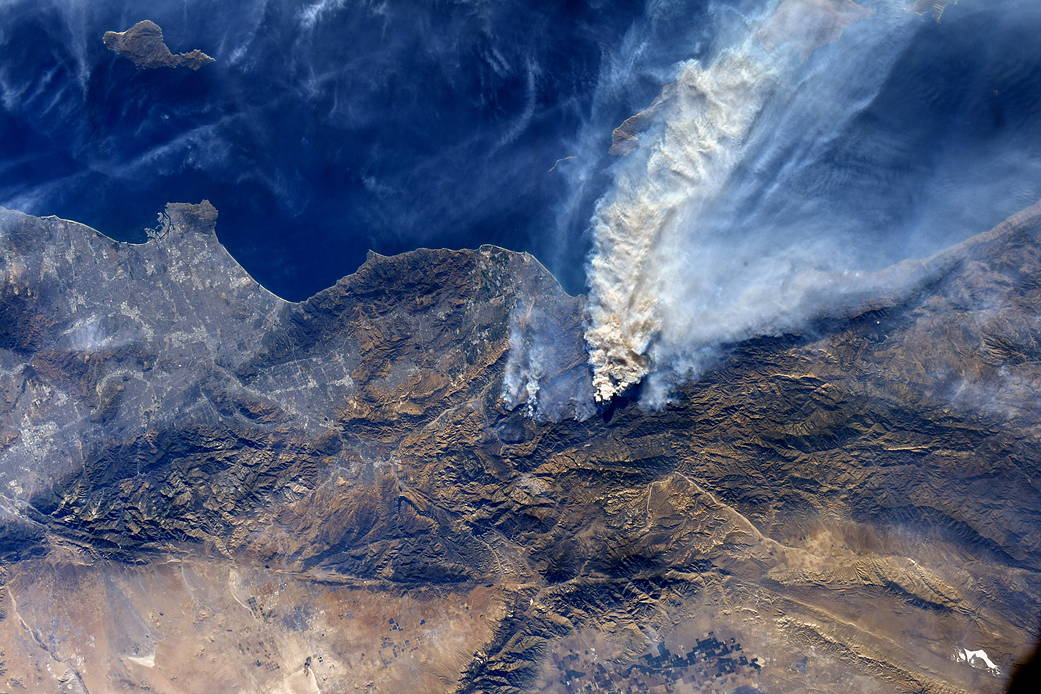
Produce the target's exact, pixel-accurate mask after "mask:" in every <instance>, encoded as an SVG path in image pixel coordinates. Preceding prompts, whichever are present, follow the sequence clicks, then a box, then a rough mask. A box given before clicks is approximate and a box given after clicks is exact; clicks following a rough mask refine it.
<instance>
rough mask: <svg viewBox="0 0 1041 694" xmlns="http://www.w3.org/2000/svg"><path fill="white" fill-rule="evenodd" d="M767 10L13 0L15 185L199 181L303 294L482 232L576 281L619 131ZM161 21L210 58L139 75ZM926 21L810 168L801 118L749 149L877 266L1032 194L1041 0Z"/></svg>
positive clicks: (115, 222) (989, 220)
mask: <svg viewBox="0 0 1041 694" xmlns="http://www.w3.org/2000/svg"><path fill="white" fill-rule="evenodd" d="M764 4H765V3H763V2H754V1H752V0H742V1H740V2H722V1H721V2H711V3H710V2H707V1H705V0H688V1H682V0H648V2H646V3H645V2H607V1H599V2H597V1H590V2H580V1H578V0H571V1H561V2H534V3H532V2H520V1H518V0H499V1H491V0H489V1H479V0H471V1H466V0H456V1H453V2H448V1H444V0H440V1H432V2H419V1H418V0H414V1H409V2H406V1H402V0H397V1H395V0H384V1H383V2H365V1H361V0H359V1H345V0H322V1H317V2H314V1H311V2H289V1H288V0H244V1H238V2H236V1H222V2H217V1H215V0H177V1H173V0H157V1H155V2H149V3H147V4H143V3H140V2H131V1H130V0H0V204H2V205H5V206H8V207H14V208H18V209H22V210H25V211H27V212H30V213H34V214H57V215H60V216H62V217H67V218H72V219H77V220H80V221H83V222H86V223H88V224H90V225H92V226H94V227H96V228H98V229H100V230H102V231H104V232H105V233H107V234H109V235H111V236H114V237H116V238H121V239H125V240H141V239H143V237H144V233H143V229H144V228H145V227H146V226H149V225H151V224H154V221H155V214H156V212H157V211H158V210H159V209H161V207H162V205H163V204H164V203H165V202H167V201H197V200H199V199H202V198H208V199H210V200H211V201H212V202H213V203H214V204H215V205H216V206H217V207H218V209H219V210H220V213H221V218H220V222H219V228H218V233H219V235H220V237H221V239H222V241H223V242H224V243H225V245H226V246H227V247H228V248H229V250H230V251H231V253H232V254H233V255H234V256H235V257H236V258H237V259H238V260H239V262H241V263H242V264H243V265H244V266H245V268H246V269H247V270H248V271H249V272H250V273H252V274H253V275H254V276H255V277H256V278H257V279H258V280H259V281H260V282H262V283H263V284H264V285H265V286H267V287H268V288H270V289H271V290H272V291H274V292H276V293H278V294H279V295H281V296H284V297H286V298H290V299H301V298H304V297H306V296H308V295H310V294H311V293H313V292H315V291H317V290H320V289H322V288H324V287H326V286H328V285H330V284H332V283H333V282H334V281H335V280H336V279H337V278H339V277H341V276H342V275H344V274H347V273H349V272H351V271H353V270H354V269H355V268H356V267H357V266H358V264H359V263H360V262H361V261H362V260H363V259H364V256H365V253H366V251H367V250H369V249H370V248H371V249H374V250H377V251H379V252H381V253H396V252H401V251H405V250H409V249H412V248H417V247H456V248H458V247H475V246H477V245H480V244H482V243H494V244H498V245H502V246H505V247H507V248H512V249H516V250H527V251H531V252H532V253H534V254H535V255H536V256H537V257H539V258H540V259H541V260H542V261H543V262H544V263H545V264H547V266H548V267H549V268H550V269H551V270H552V271H553V272H554V273H555V274H556V275H557V276H558V278H560V279H561V281H562V282H563V283H564V284H565V286H566V287H567V288H568V289H569V290H571V291H582V290H583V289H584V288H585V283H586V276H585V273H586V260H587V256H588V254H589V252H590V247H591V240H590V237H591V231H590V229H591V223H590V220H591V219H592V218H593V214H594V206H595V203H596V201H597V200H598V199H600V198H601V197H602V196H603V195H604V194H605V192H606V191H608V190H609V189H610V186H611V184H612V180H613V173H612V172H613V171H614V168H616V167H617V166H618V161H617V159H616V158H615V157H612V156H610V155H608V153H607V150H608V148H609V147H610V144H611V129H612V128H613V127H614V126H615V125H617V124H618V123H620V122H621V121H622V120H623V119H625V118H626V117H627V116H629V115H631V114H632V113H634V112H636V111H638V110H640V109H642V108H644V107H645V106H647V105H648V104H650V103H651V102H652V101H653V99H654V98H655V96H656V95H657V94H658V93H659V92H660V91H661V89H662V87H663V85H666V84H668V83H670V82H671V81H674V80H675V78H676V75H677V73H678V70H679V68H678V67H677V65H679V64H680V62H681V61H684V60H689V59H697V58H699V57H702V56H704V55H706V54H708V53H709V52H710V51H711V50H712V49H713V46H714V45H716V44H717V43H718V42H719V40H720V39H719V36H718V31H719V28H720V27H721V26H724V25H726V23H727V22H728V21H730V19H732V18H733V17H734V16H742V15H744V14H754V13H756V12H759V11H761V8H762V6H763V5H764ZM863 4H865V5H872V4H877V2H876V3H873V2H865V3H863ZM146 18H147V19H152V20H153V21H155V22H157V23H158V24H160V25H161V26H162V27H163V29H164V32H165V35H166V41H167V44H168V45H169V46H170V47H171V49H172V50H174V51H184V50H190V49H192V48H199V49H201V50H203V51H205V52H206V53H208V54H210V55H211V56H213V57H214V58H215V59H216V63H214V64H212V65H209V66H207V67H205V68H203V69H202V70H200V71H198V72H191V71H188V70H152V71H142V70H138V69H136V68H135V67H134V66H133V65H132V64H130V63H129V62H128V61H126V60H123V59H121V58H118V57H117V56H115V55H113V54H111V53H110V52H108V51H107V50H106V49H105V47H104V46H103V44H102V42H101V35H102V34H103V33H104V32H105V31H106V30H122V29H125V28H127V27H129V26H130V25H132V24H133V23H135V22H137V21H139V20H141V19H146ZM919 24H920V25H919V26H918V28H916V29H915V39H914V40H913V41H910V42H908V43H907V45H906V46H903V47H902V48H901V52H900V54H899V55H898V56H896V58H895V60H893V61H892V64H890V65H888V66H886V67H885V68H884V69H885V74H884V75H881V76H878V75H875V76H873V78H872V80H871V82H872V84H877V85H878V87H877V88H872V89H871V90H870V92H866V93H862V92H858V91H857V90H856V89H850V90H849V92H848V93H837V95H836V98H839V99H841V98H845V99H849V100H850V109H849V110H850V111H851V112H855V113H856V116H855V117H854V118H851V119H849V120H848V122H844V123H843V124H842V128H841V130H839V129H836V130H834V131H833V132H830V133H828V134H827V136H828V138H830V139H828V140H827V141H819V142H816V143H815V144H814V146H815V147H817V148H818V149H819V150H820V151H819V153H818V154H819V156H815V157H814V162H815V165H814V166H812V167H802V168H800V169H799V170H798V171H796V172H792V171H790V170H789V169H786V167H787V166H789V164H790V162H791V160H792V154H791V153H792V151H793V150H795V149H798V148H800V147H804V146H805V143H800V142H799V141H798V139H797V138H796V137H794V135H793V134H792V133H793V132H794V131H793V129H792V128H786V129H779V131H778V132H782V133H784V138H785V139H783V140H781V141H773V142H769V143H762V142H761V143H759V144H757V146H756V148H755V156H754V157H751V158H749V159H748V161H746V162H743V163H742V166H745V167H746V168H747V167H755V170H756V171H757V176H758V177H759V178H770V176H771V175H772V174H773V173H774V172H776V173H778V174H780V173H782V172H783V173H784V175H783V176H782V175H778V176H777V180H778V181H779V183H778V185H780V186H788V187H789V188H790V195H788V196H778V195H776V194H774V195H772V196H771V197H770V199H769V201H768V202H769V204H777V201H778V200H784V199H788V200H795V201H800V204H804V205H810V206H812V207H813V208H814V209H816V210H821V213H820V215H819V216H820V218H821V219H823V220H827V219H829V218H833V217H842V218H843V219H847V218H850V217H853V218H856V219H859V220H861V221H862V223H860V224H858V225H855V227H850V228H851V229H853V231H850V233H851V234H854V235H855V237H856V240H857V242H858V243H863V244H867V245H871V244H875V245H877V246H879V248H882V249H884V253H882V254H880V255H879V256H878V259H879V262H881V261H882V260H885V259H889V258H898V257H902V256H903V255H907V254H909V253H912V252H913V253H920V252H925V251H927V250H929V249H934V248H939V247H942V246H944V245H948V244H950V243H953V242H955V241H957V240H960V239H961V238H964V237H965V236H967V235H969V234H971V233H974V232H975V231H980V230H982V229H984V228H986V226H988V225H990V224H993V223H995V222H997V221H999V220H1000V219H1001V218H1002V217H1003V216H1005V215H1006V214H1008V213H1010V212H1013V211H1015V210H1016V209H1018V208H1020V207H1022V206H1024V205H1025V204H1028V203H1029V202H1032V201H1033V200H1034V199H1036V198H1037V197H1041V176H1038V173H1039V171H1038V162H1039V161H1041V117H1039V116H1041V84H1039V75H1041V42H1038V41H1036V36H1037V35H1038V33H1037V30H1038V28H1039V27H1041V3H1036V2H1026V1H1025V0H1020V1H1017V2H1013V1H1011V0H996V1H994V0H961V2H960V3H958V4H956V5H952V6H950V7H948V9H947V11H946V12H945V14H944V16H943V19H942V21H940V22H936V21H934V20H933V19H932V18H928V17H924V18H922V20H921V21H920V23H919ZM853 86H854V87H855V85H853ZM840 106H841V104H840ZM742 195H745V196H751V197H755V196H757V195H761V190H759V189H756V190H750V191H742V190H737V191H734V192H733V193H732V195H730V197H729V200H730V201H731V204H732V206H733V211H732V215H731V217H732V218H733V220H734V222H733V223H734V224H741V223H743V221H742V220H743V217H742V211H743V210H746V209H750V208H751V207H752V206H753V204H752V201H751V200H750V199H743V198H742ZM955 208H957V210H960V212H959V214H957V215H956V214H953V213H952V210H954V209H955ZM757 210H758V211H757V215H758V216H757V217H756V218H755V220H751V221H749V223H752V222H753V221H754V222H756V223H758V222H759V221H761V219H762V214H761V209H759V208H757ZM930 215H933V216H934V218H935V219H937V220H939V221H938V223H936V224H921V223H920V222H918V221H915V223H914V224H913V226H914V228H915V233H914V234H913V237H912V235H911V234H909V232H908V229H909V228H911V226H912V225H911V221H913V220H921V219H922V218H930V217H929V216H930ZM746 221H748V220H746Z"/></svg>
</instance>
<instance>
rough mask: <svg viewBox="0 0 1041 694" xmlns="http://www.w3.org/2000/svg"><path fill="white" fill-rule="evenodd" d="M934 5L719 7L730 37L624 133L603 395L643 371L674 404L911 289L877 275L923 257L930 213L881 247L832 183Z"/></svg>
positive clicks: (595, 297)
mask: <svg viewBox="0 0 1041 694" xmlns="http://www.w3.org/2000/svg"><path fill="white" fill-rule="evenodd" d="M945 4H949V3H940V5H945ZM920 5H921V3H914V2H882V3H874V4H872V5H871V6H870V7H869V6H867V3H864V4H855V3H853V2H850V1H849V0H783V2H779V3H770V4H769V5H768V6H767V7H766V8H765V9H764V10H763V11H762V12H761V13H760V14H759V15H758V16H741V17H740V18H739V19H736V20H735V19H734V18H733V17H734V14H733V13H722V12H717V13H716V14H718V15H720V16H724V15H726V17H727V19H724V20H721V25H722V30H721V31H720V35H721V36H724V37H729V38H727V39H724V40H723V41H722V45H719V46H717V47H716V48H715V49H714V50H713V51H710V52H709V53H708V54H707V55H706V56H705V57H703V58H702V59H699V60H691V61H688V62H685V63H683V64H681V65H680V66H679V68H678V71H677V74H676V76H675V79H674V80H673V81H672V83H671V84H669V85H668V86H667V87H666V88H665V89H664V90H663V91H662V93H661V95H660V96H659V97H658V99H656V100H655V101H654V102H653V103H652V104H651V105H650V106H649V107H648V108H647V109H646V110H645V111H643V112H641V113H639V114H637V115H636V116H634V117H632V118H630V119H628V120H627V121H625V122H624V123H623V124H622V125H621V126H620V127H619V128H618V129H617V130H616V131H615V138H614V140H615V145H614V150H615V151H616V153H619V154H623V155H624V158H623V159H622V161H620V162H619V163H618V164H616V166H615V169H614V173H613V184H612V186H611V188H610V190H609V191H608V193H607V194H605V195H604V196H603V197H602V198H601V199H600V201H599V203H598V204H597V206H596V210H595V213H594V217H593V223H592V227H593V229H592V231H593V250H592V256H591V260H590V264H589V287H590V295H589V314H590V320H589V325H588V327H587V330H586V335H585V337H586V341H587V346H588V351H589V359H590V363H591V366H592V368H593V373H594V388H595V394H596V399H597V400H600V401H606V400H610V399H611V398H612V397H614V396H615V395H618V394H619V393H622V392H624V391H626V390H627V389H629V388H630V387H631V386H633V385H635V384H637V383H640V382H642V383H643V384H644V387H643V397H644V400H645V402H647V403H649V404H651V405H660V404H661V403H663V402H664V401H666V400H667V398H668V395H669V391H670V390H671V389H672V387H673V386H674V385H675V384H676V383H677V382H678V381H680V380H683V379H688V378H692V377H697V375H698V374H699V373H700V372H702V371H703V370H704V369H705V368H707V367H708V366H709V365H711V364H712V363H713V361H714V360H715V359H716V358H717V357H718V355H719V353H720V348H721V347H722V346H723V345H725V344H728V343H733V342H736V341H740V340H743V339H748V338H751V337H755V336H761V335H777V334H783V333H785V332H789V331H794V330H798V329H799V328H800V327H801V326H803V325H805V324H806V322H807V321H809V320H811V319H812V318H814V317H817V316H820V315H822V314H832V315H834V314H847V313H849V312H851V311H854V310H856V305H857V302H862V301H867V300H870V298H871V297H872V296H873V295H876V294H877V293H885V292H893V291H900V290H901V287H895V286H892V285H891V284H886V283H887V282H892V281H893V278H894V277H897V276H899V277H900V278H901V279H900V281H901V282H902V283H903V284H904V285H906V286H905V287H903V288H906V287H907V286H911V285H913V284H914V282H916V281H917V280H920V279H921V278H915V277H908V276H907V275H906V274H905V273H884V274H882V275H879V274H877V273H876V272H874V270H876V269H878V268H880V267H885V266H886V265H888V264H890V263H892V262H896V261H898V260H900V259H902V258H906V257H912V256H915V255H922V254H924V251H925V250H926V249H925V247H924V245H921V246H919V245H918V244H916V243H915V241H914V239H915V234H916V230H915V229H914V228H913V225H909V226H908V228H907V229H906V231H907V233H906V234H904V236H902V237H901V244H900V248H899V249H897V248H896V247H895V244H893V243H886V242H883V241H877V242H874V244H872V243H869V242H867V241H866V240H865V239H867V238H870V236H869V235H865V234H863V231H864V226H865V225H870V224H871V222H872V220H870V219H864V218H859V219H858V218H855V217H851V218H847V219H842V218H841V217H838V214H840V213H841V212H842V211H843V210H839V209H838V207H839V206H834V208H835V209H833V210H830V211H829V210H826V209H822V208H821V205H820V200H819V199H818V196H817V195H816V193H818V192H819V191H820V190H822V189H829V188H835V187H836V181H835V180H833V179H834V177H836V176H840V175H841V174H842V171H841V167H840V166H837V165H836V164H835V162H833V161H829V160H828V157H829V155H830V154H831V153H832V151H833V150H831V149H829V145H831V144H833V143H834V142H835V140H836V139H837V138H841V137H843V136H844V133H845V132H846V130H847V126H849V124H850V123H851V122H853V121H854V119H856V118H857V117H859V116H860V115H861V114H862V113H863V112H864V111H865V109H867V108H869V107H870V106H871V105H872V103H873V102H874V100H875V99H876V98H877V96H878V94H879V91H880V90H881V89H882V86H883V84H884V83H885V81H886V79H887V78H889V77H890V76H891V72H892V71H893V70H894V69H895V68H894V66H895V65H896V63H897V61H898V60H899V59H900V58H901V56H902V55H903V53H904V52H905V51H906V50H907V49H908V46H909V45H911V43H912V42H913V41H914V37H915V32H916V31H917V30H918V28H919V27H921V26H922V25H923V24H926V23H930V22H934V21H935V18H934V16H928V14H927V16H922V7H921V6H920ZM927 9H930V11H931V13H932V14H934V15H935V14H938V11H939V7H933V5H929V7H928V8H927ZM923 86H926V85H923ZM887 144H889V143H888V142H885V141H880V142H879V144H878V146H879V147H881V148H884V147H886V146H887ZM923 193H924V191H923ZM857 194H858V191H857V190H849V191H848V195H847V197H849V198H853V197H855V196H856V195H857ZM865 194H866V193H865ZM895 204H896V203H895V202H894V205H895ZM916 204H917V203H916ZM917 206H918V209H919V211H922V210H924V209H925V208H926V207H927V205H926V204H917ZM945 221H949V220H945ZM985 228H986V225H984V224H981V225H980V226H979V227H977V228H976V229H975V231H982V230H984V229H985ZM959 231H960V230H959ZM929 250H931V249H929Z"/></svg>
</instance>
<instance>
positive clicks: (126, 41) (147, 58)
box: [102, 19, 213, 70]
mask: <svg viewBox="0 0 1041 694" xmlns="http://www.w3.org/2000/svg"><path fill="white" fill-rule="evenodd" d="M102 40H103V41H104V42H105V45H106V46H107V47H108V49H109V50H110V51H112V52H113V53H116V54H118V55H121V56H123V57H124V58H127V59H128V60H130V61H131V62H132V63H134V65H136V66H137V67H139V68H142V69H155V68H163V67H174V68H177V67H187V68H190V69H192V70H198V69H199V68H201V67H202V66H203V65H206V64H207V63H212V62H213V58H211V57H210V56H208V55H206V54H205V53H203V52H202V51H200V50H199V49H198V48H196V49H195V50H192V51H188V52H186V53H173V52H171V51H170V49H169V48H168V47H167V45H166V42H165V41H164V40H163V30H162V29H161V28H160V27H159V25H158V24H156V23H155V22H152V21H149V20H147V19H146V20H143V21H140V22H138V23H137V24H135V25H134V26H132V27H130V28H129V29H127V30H126V31H106V32H105V35H104V36H103V37H102Z"/></svg>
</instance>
